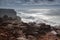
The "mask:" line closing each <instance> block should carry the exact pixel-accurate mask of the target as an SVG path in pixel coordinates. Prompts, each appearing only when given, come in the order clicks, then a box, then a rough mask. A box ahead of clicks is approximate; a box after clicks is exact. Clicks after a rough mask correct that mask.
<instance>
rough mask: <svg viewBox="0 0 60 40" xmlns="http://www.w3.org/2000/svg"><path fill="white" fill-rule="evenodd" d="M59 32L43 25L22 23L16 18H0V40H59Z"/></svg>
mask: <svg viewBox="0 0 60 40" xmlns="http://www.w3.org/2000/svg"><path fill="white" fill-rule="evenodd" d="M18 19H19V20H18ZM59 32H60V29H58V28H55V27H52V26H50V25H47V24H45V23H39V24H36V23H35V22H29V23H24V22H23V21H22V20H21V18H18V17H16V18H14V19H12V18H11V17H8V16H4V17H2V18H0V40H60V33H59Z"/></svg>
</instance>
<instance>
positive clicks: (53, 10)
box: [45, 9, 60, 16]
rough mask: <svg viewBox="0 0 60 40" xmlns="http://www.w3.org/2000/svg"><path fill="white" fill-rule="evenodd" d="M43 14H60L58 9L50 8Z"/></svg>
mask: <svg viewBox="0 0 60 40" xmlns="http://www.w3.org/2000/svg"><path fill="white" fill-rule="evenodd" d="M45 15H50V16H60V9H52V10H50V11H48V12H47V13H45Z"/></svg>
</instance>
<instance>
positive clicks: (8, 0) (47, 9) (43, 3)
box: [0, 0, 60, 24]
mask: <svg viewBox="0 0 60 40" xmlns="http://www.w3.org/2000/svg"><path fill="white" fill-rule="evenodd" d="M0 8H7V9H8V8H10V9H15V10H16V11H17V15H18V16H20V17H21V18H22V20H23V21H24V22H30V21H40V20H41V21H42V20H43V22H46V21H50V22H54V23H58V24H60V0H0ZM41 21H40V22H41Z"/></svg>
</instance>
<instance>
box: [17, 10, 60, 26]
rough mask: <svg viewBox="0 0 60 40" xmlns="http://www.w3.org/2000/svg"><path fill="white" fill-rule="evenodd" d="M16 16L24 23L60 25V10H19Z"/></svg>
mask: <svg viewBox="0 0 60 40" xmlns="http://www.w3.org/2000/svg"><path fill="white" fill-rule="evenodd" d="M17 15H18V16H20V17H21V18H22V21H24V22H36V23H47V24H51V25H59V24H60V9H27V10H19V11H18V13H17Z"/></svg>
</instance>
